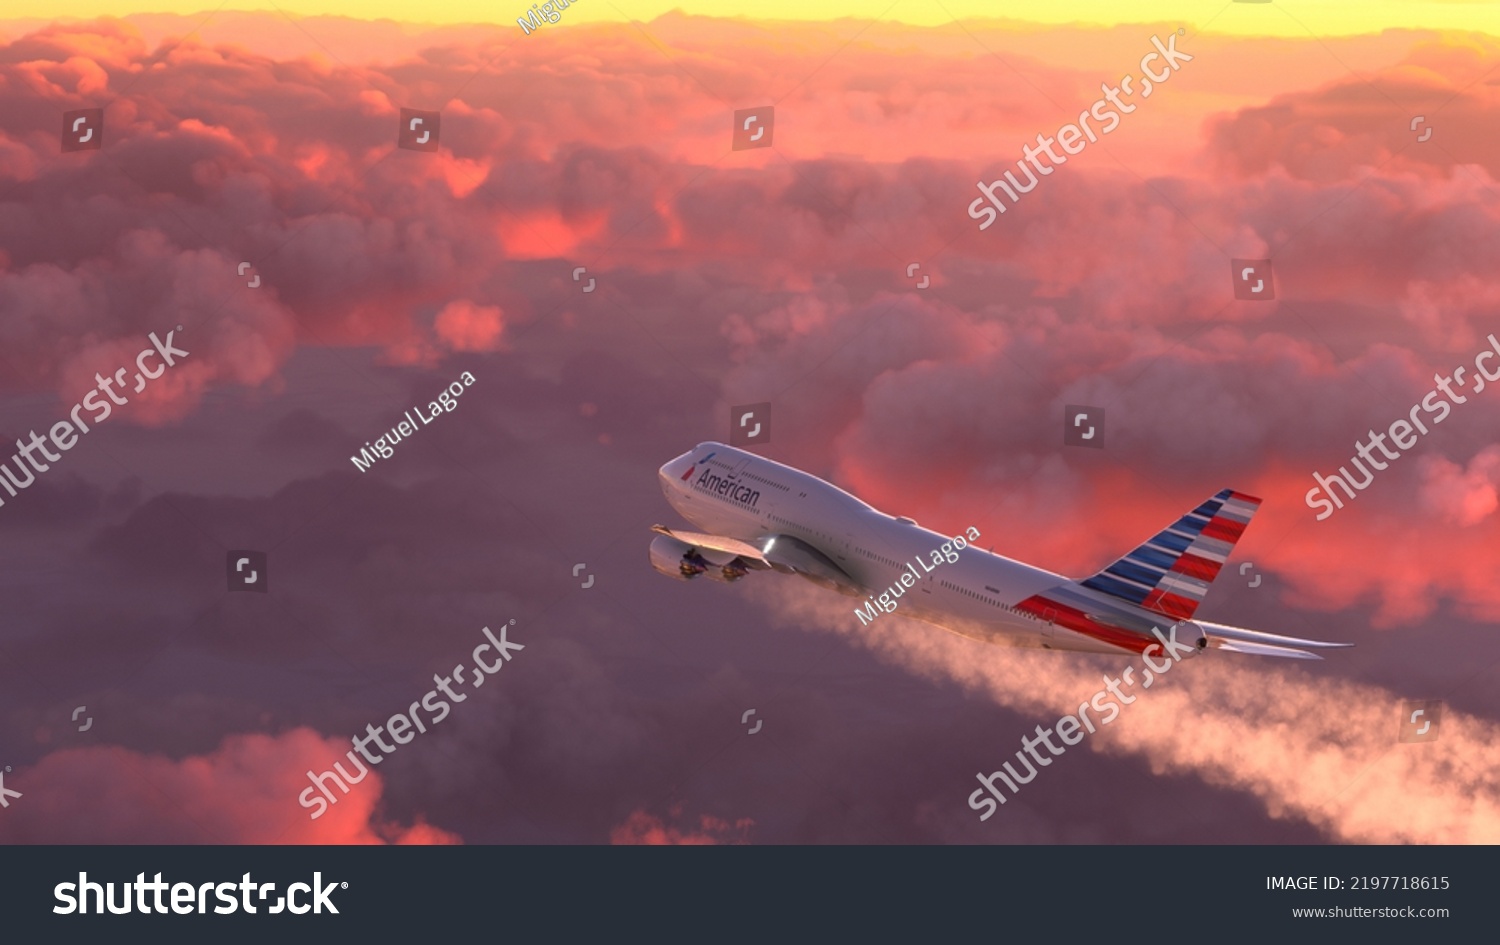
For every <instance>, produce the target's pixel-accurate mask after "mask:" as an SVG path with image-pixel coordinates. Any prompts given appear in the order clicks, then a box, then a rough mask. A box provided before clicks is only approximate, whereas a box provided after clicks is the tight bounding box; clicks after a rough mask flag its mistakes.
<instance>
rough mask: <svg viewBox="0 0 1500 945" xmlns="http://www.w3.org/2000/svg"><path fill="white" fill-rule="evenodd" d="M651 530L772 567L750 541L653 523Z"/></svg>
mask: <svg viewBox="0 0 1500 945" xmlns="http://www.w3.org/2000/svg"><path fill="white" fill-rule="evenodd" d="M651 530H652V531H653V532H656V533H657V534H658V535H666V536H667V537H668V538H675V539H677V540H678V541H680V542H682V543H683V544H685V545H692V546H693V547H694V548H697V549H699V550H707V551H722V552H724V553H725V554H730V555H735V556H737V557H740V558H744V559H745V561H746V562H747V563H748V562H754V563H756V564H759V565H760V566H761V568H762V569H765V568H769V567H771V562H769V561H767V560H766V559H765V558H764V557H763V556H762V555H761V553H760V549H759V548H757V547H755V546H754V545H752V544H750V543H749V542H744V541H740V540H739V539H738V538H725V537H724V536H722V535H706V534H704V533H702V532H688V531H674V530H672V529H670V528H668V527H666V526H665V525H652V526H651Z"/></svg>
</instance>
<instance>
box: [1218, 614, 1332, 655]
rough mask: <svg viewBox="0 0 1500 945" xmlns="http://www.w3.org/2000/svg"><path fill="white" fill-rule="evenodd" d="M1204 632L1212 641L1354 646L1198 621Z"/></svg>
mask: <svg viewBox="0 0 1500 945" xmlns="http://www.w3.org/2000/svg"><path fill="white" fill-rule="evenodd" d="M1197 624H1198V626H1200V627H1202V628H1203V632H1204V633H1206V634H1208V638H1209V640H1210V641H1213V640H1214V639H1222V640H1232V641H1234V642H1236V643H1262V644H1265V645H1267V646H1281V647H1297V646H1307V647H1312V648H1313V649H1323V650H1331V649H1342V648H1344V647H1349V646H1353V645H1354V644H1353V643H1327V642H1325V641H1323V640H1304V639H1302V638H1301V637H1284V636H1282V635H1281V634H1279V633H1263V632H1261V631H1259V630H1246V629H1245V628H1244V627H1230V626H1226V625H1225V624H1222V623H1209V622H1208V621H1206V620H1199V621H1197Z"/></svg>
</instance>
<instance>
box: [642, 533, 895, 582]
mask: <svg viewBox="0 0 1500 945" xmlns="http://www.w3.org/2000/svg"><path fill="white" fill-rule="evenodd" d="M651 530H652V531H653V532H656V533H657V534H658V535H664V536H666V537H667V538H669V539H671V540H672V541H674V542H678V543H679V544H678V545H674V546H671V547H669V548H662V549H660V551H659V552H658V551H657V550H656V548H655V546H654V545H653V564H654V565H655V566H656V568H657V570H658V571H661V572H662V573H663V574H667V575H669V576H673V577H676V576H678V575H679V574H680V575H682V576H686V575H687V573H688V572H689V571H695V570H696V569H695V568H693V567H692V562H691V561H689V562H688V564H689V566H688V568H687V569H686V570H684V569H683V567H682V561H681V560H675V561H667V560H665V559H667V558H668V557H675V558H677V559H681V558H683V557H684V556H686V557H688V558H691V557H692V556H694V555H702V557H704V558H705V559H708V560H712V561H713V563H714V564H716V565H720V566H721V567H723V566H726V565H727V566H729V567H730V568H734V567H738V565H736V564H735V562H739V563H741V564H742V565H743V567H740V573H741V574H743V572H744V570H745V569H753V570H758V571H764V570H776V571H780V572H782V573H784V574H799V575H801V576H802V577H804V578H807V579H808V580H809V581H812V582H813V583H814V584H820V585H822V586H824V587H827V588H830V589H832V590H835V591H838V592H839V593H841V594H851V595H853V596H855V597H863V596H864V595H865V593H866V591H865V588H864V586H863V585H861V584H860V583H859V582H858V581H856V580H855V579H854V578H852V577H850V576H849V574H848V572H846V571H845V570H844V569H843V568H841V567H839V566H838V565H837V564H835V563H834V562H833V559H831V558H829V557H828V556H827V555H825V554H824V553H823V552H821V551H819V550H818V549H817V548H815V547H813V546H812V545H810V544H808V543H807V542H805V541H802V540H801V539H799V538H793V537H792V536H791V535H767V536H765V537H764V538H758V539H756V543H755V544H752V543H750V542H747V541H742V540H741V539H738V538H728V537H725V536H723V535H707V534H704V533H702V532H689V531H682V530H678V529H673V528H667V527H666V526H665V525H653V526H651ZM657 541H658V542H659V541H661V539H659V538H658V539H657ZM757 545H758V546H759V547H757ZM703 552H708V554H706V555H705V554H703ZM714 559H718V560H714ZM716 573H722V572H716Z"/></svg>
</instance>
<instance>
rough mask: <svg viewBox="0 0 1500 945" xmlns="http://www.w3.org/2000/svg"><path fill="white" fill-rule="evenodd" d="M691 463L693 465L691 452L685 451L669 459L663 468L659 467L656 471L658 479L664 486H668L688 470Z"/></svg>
mask: <svg viewBox="0 0 1500 945" xmlns="http://www.w3.org/2000/svg"><path fill="white" fill-rule="evenodd" d="M690 465H692V456H691V454H689V453H683V454H682V455H681V456H678V457H677V458H676V459H673V460H669V461H668V462H667V463H666V464H665V465H663V466H662V467H661V469H658V470H657V471H656V477H657V480H658V481H659V482H660V483H661V485H662V487H663V488H666V487H667V486H670V485H671V484H672V483H673V481H674V480H676V479H678V478H680V477H681V476H682V474H683V473H684V472H686V471H687V468H688V467H689V466H690Z"/></svg>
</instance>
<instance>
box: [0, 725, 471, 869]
mask: <svg viewBox="0 0 1500 945" xmlns="http://www.w3.org/2000/svg"><path fill="white" fill-rule="evenodd" d="M346 751H348V745H347V743H343V742H339V741H338V740H337V739H325V738H323V737H321V736H319V735H318V734H317V733H316V732H313V731H312V730H310V729H306V728H299V729H293V730H291V731H289V732H286V733H283V734H281V735H275V736H272V735H262V734H247V735H231V736H228V737H226V738H225V739H224V741H223V743H222V744H221V745H219V747H218V748H217V749H215V750H214V751H212V752H209V753H207V754H203V755H191V756H188V757H184V758H180V759H173V758H169V757H166V756H163V755H155V754H143V753H140V752H136V751H131V750H129V749H126V748H120V747H116V746H101V747H89V748H69V749H64V750H62V751H55V752H52V753H51V754H49V755H46V756H44V757H43V758H42V759H41V760H39V761H38V762H37V763H36V764H35V765H33V766H31V767H30V768H26V769H24V770H20V771H18V772H17V773H16V774H15V775H12V776H11V778H10V779H9V782H8V786H10V787H11V788H12V789H13V790H20V791H21V792H22V794H23V795H24V796H23V797H22V798H19V799H17V800H18V802H17V803H16V804H15V808H14V811H13V813H14V814H15V815H16V816H11V817H6V818H5V819H3V820H0V839H3V840H4V841H5V842H7V843H219V844H224V843H291V844H296V843H316V844H370V843H458V842H461V841H460V839H459V838H458V837H457V836H456V835H454V834H452V833H450V832H448V831H445V830H440V829H438V828H436V827H433V826H431V825H429V824H427V823H425V822H423V821H422V820H421V819H420V818H419V819H418V820H417V821H416V822H415V823H413V824H412V825H410V826H402V825H400V824H396V823H393V822H390V821H387V820H383V819H382V818H380V817H379V815H378V810H377V808H378V806H379V803H380V796H381V792H382V779H381V776H380V774H379V773H378V772H374V771H372V772H371V773H370V775H369V776H368V778H367V779H366V781H365V783H362V784H360V785H358V786H357V787H356V788H355V789H353V790H352V791H351V792H350V793H349V794H348V795H347V796H343V797H340V799H339V800H340V802H339V803H338V804H336V805H333V806H332V807H330V808H329V810H328V811H327V812H326V813H325V814H324V815H323V816H322V817H320V818H318V819H317V820H311V819H310V818H309V817H308V815H307V811H306V810H304V809H302V808H301V807H299V806H298V804H297V797H298V794H299V793H300V792H301V791H302V790H303V789H304V788H305V787H307V785H308V780H307V775H306V772H307V771H308V770H313V771H322V770H325V769H326V768H327V766H328V765H329V764H330V763H331V761H332V760H333V759H335V758H339V757H342V755H343V753H344V752H346ZM20 801H24V802H25V803H24V806H22V804H21V803H20Z"/></svg>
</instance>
